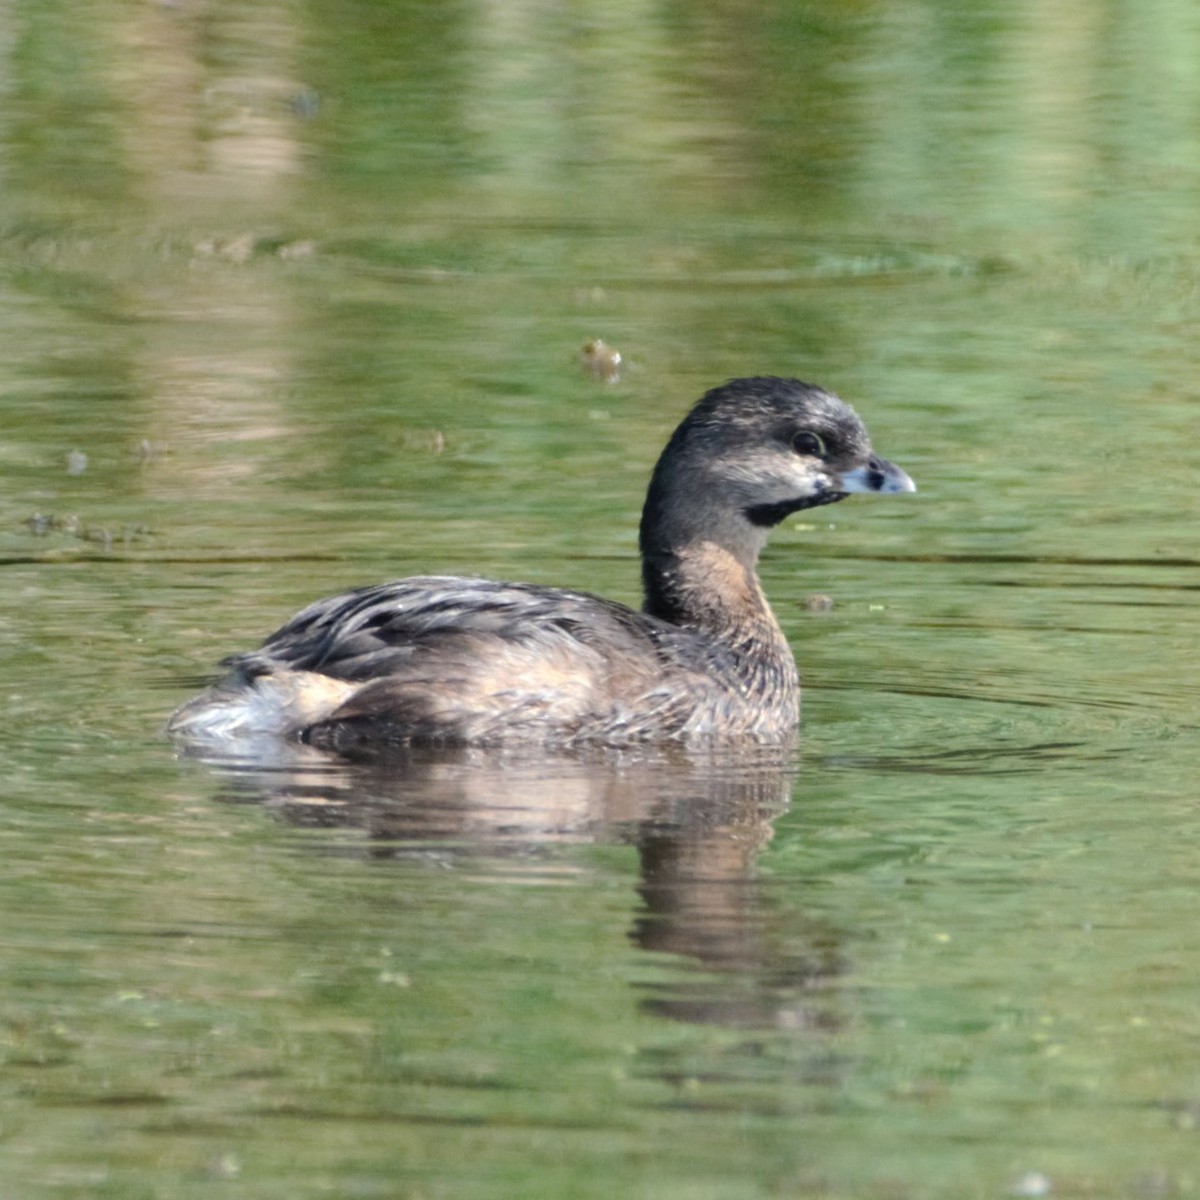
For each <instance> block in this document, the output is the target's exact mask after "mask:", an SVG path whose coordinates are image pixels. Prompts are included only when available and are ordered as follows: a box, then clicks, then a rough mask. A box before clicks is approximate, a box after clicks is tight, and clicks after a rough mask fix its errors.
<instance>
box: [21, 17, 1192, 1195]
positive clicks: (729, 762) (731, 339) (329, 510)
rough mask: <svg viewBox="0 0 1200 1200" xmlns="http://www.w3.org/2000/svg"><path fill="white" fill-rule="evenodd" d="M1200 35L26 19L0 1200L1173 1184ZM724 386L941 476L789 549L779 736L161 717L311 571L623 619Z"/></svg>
mask: <svg viewBox="0 0 1200 1200" xmlns="http://www.w3.org/2000/svg"><path fill="white" fill-rule="evenodd" d="M1198 26H1200V20H1198V19H1197V15H1196V12H1195V11H1194V9H1193V7H1192V6H1190V5H1186V4H1183V3H1181V2H1180V0H1153V2H1152V3H1149V4H1146V3H1141V4H1138V5H1136V6H1135V5H1132V4H1129V3H1118V4H1115V5H1107V6H1098V5H1093V4H1085V3H1070V4H1066V5H1058V6H1055V7H1054V8H1053V9H1052V10H1051V9H1049V8H1047V7H1046V6H1043V5H1037V4H1032V3H1016V4H1008V5H1004V6H995V5H991V4H987V3H971V4H966V5H958V6H946V5H939V4H936V3H906V4H899V5H895V4H893V5H883V4H875V3H864V4H856V5H850V6H847V5H845V4H835V3H817V4H810V5H806V6H803V7H799V8H798V7H796V6H793V5H788V4H782V3H780V4H775V3H769V2H767V0H760V2H756V3H751V4H749V5H727V4H709V5H700V6H696V5H677V4H667V5H659V4H656V5H649V4H642V3H636V2H618V0H611V2H608V3H599V4H595V5H591V6H584V7H582V8H581V7H579V6H566V7H563V6H558V5H552V4H547V3H537V2H534V0H524V2H521V3H505V4H486V3H471V2H463V3H457V2H456V3H450V4H439V5H436V6H435V5H420V4H395V5H386V6H383V5H379V4H366V3H361V4H356V3H351V4H343V5H341V6H339V8H338V14H337V18H336V20H334V19H333V18H331V17H328V15H325V16H322V15H321V14H320V13H316V12H306V11H302V10H301V9H299V8H296V7H295V6H290V5H278V4H267V3H249V4H243V5H239V6H234V7H230V6H223V5H215V6H195V5H187V4H181V5H165V4H164V5H157V6H148V7H138V6H134V7H130V6H127V5H120V4H115V3H108V2H98V3H94V4H92V5H88V6H74V7H72V6H68V5H63V4H57V3H51V4H44V3H43V4H37V5H34V4H29V3H25V4H21V3H18V4H16V5H14V6H12V7H11V8H10V10H9V11H8V12H7V13H6V15H5V16H4V18H3V20H2V22H0V53H2V54H3V56H4V61H5V71H4V77H5V79H6V87H5V90H4V92H3V95H2V96H0V141H2V142H3V146H4V151H5V153H4V155H3V163H4V165H3V171H2V174H0V188H2V189H3V194H4V207H3V212H4V216H3V219H2V221H0V314H2V315H3V319H4V323H5V329H6V332H7V335H8V336H7V337H6V339H5V341H6V352H5V354H4V355H3V356H0V389H2V394H0V412H2V413H3V418H4V419H3V424H2V428H0V466H2V468H3V471H2V478H3V486H2V487H0V571H2V578H3V582H4V586H3V588H2V589H0V653H2V655H3V657H2V661H3V685H4V686H3V691H2V693H0V694H2V695H3V698H4V708H5V720H4V721H3V722H2V723H0V754H3V757H4V763H5V768H6V771H5V779H6V788H5V802H4V804H3V805H2V806H0V826H2V828H3V834H4V847H5V856H4V861H5V870H4V871H3V873H2V878H0V910H2V911H3V912H4V914H5V920H4V922H3V930H2V931H0V984H2V987H0V996H2V997H3V1000H2V1003H0V1020H2V1022H3V1024H2V1026H0V1029H2V1037H0V1050H2V1054H3V1062H4V1069H3V1072H2V1080H3V1081H2V1082H0V1179H2V1180H3V1186H2V1187H0V1191H3V1192H4V1193H5V1194H12V1195H14V1196H17V1195H19V1196H21V1197H39V1198H40V1197H48V1198H49V1197H53V1198H56V1200H57V1198H64V1200H75V1198H84V1197H88V1198H90V1197H107V1196H113V1197H117V1196H119V1197H122V1198H126V1197H131V1196H147V1197H149V1196H154V1197H160V1196H161V1197H167V1196H170V1197H176V1196H178V1197H190V1196H201V1195H211V1194H212V1193H213V1191H214V1188H215V1189H217V1190H218V1191H220V1192H221V1193H222V1194H223V1195H228V1196H231V1197H235V1196H236V1197H241V1196H245V1197H253V1198H255V1200H259V1198H268V1197H275V1196H279V1197H284V1196H286V1197H289V1198H294V1197H317V1196H357V1195H363V1196H379V1195H384V1196H393V1195H395V1196H411V1197H428V1196H469V1197H472V1200H474V1198H478V1197H482V1198H487V1197H497V1198H500V1197H505V1198H507V1197H513V1196H522V1197H534V1196H546V1197H555V1198H556V1200H557V1198H559V1197H591V1196H606V1197H607V1196H613V1195H621V1196H630V1197H647V1198H649V1197H654V1198H655V1200H672V1198H674V1197H679V1198H683V1197H687V1198H688V1200H694V1198H697V1197H713V1198H714V1200H715V1198H717V1197H720V1198H721V1200H740V1198H742V1197H746V1198H754V1200H757V1198H760V1197H797V1196H802V1197H803V1196H812V1197H821V1198H827V1197H847V1198H848V1197H879V1198H880V1200H883V1198H888V1200H892V1198H896V1197H901V1198H904V1197H912V1198H917V1197H928V1196H934V1197H943V1196H944V1197H947V1198H950V1197H955V1198H957V1197H961V1196H1003V1195H1008V1194H1018V1195H1022V1194H1023V1195H1042V1194H1053V1195H1060V1196H1082V1195H1086V1196H1109V1195H1111V1196H1122V1197H1124V1196H1174V1195H1191V1194H1194V1193H1195V1192H1196V1190H1197V1189H1198V1188H1200V1175H1198V1174H1197V1172H1196V1167H1195V1163H1196V1155H1197V1140H1196V1139H1197V1136H1198V1135H1197V1132H1196V1126H1197V1122H1198V1121H1200V1087H1198V1084H1197V1078H1198V1076H1197V1070H1196V1064H1195V1062H1194V1058H1195V1055H1194V1054H1193V1051H1192V1046H1193V1043H1194V1042H1195V1041H1196V1038H1197V1036H1198V1034H1200V1009H1198V1008H1197V1004H1196V996H1197V995H1198V994H1200V933H1198V932H1197V930H1198V929H1200V924H1198V923H1197V921H1196V920H1195V919H1194V915H1195V912H1196V909H1197V906H1198V895H1200V893H1198V885H1200V867H1198V866H1197V857H1196V854H1195V852H1194V846H1195V844H1196V841H1197V837H1198V836H1200V817H1198V815H1197V805H1196V792H1195V785H1194V762H1195V753H1194V748H1195V744H1196V731H1197V725H1198V723H1200V720H1198V718H1200V703H1198V701H1200V687H1198V685H1197V682H1196V672H1195V670H1194V647H1195V646H1196V644H1197V637H1198V634H1200V629H1198V624H1200V623H1198V621H1197V618H1196V616H1195V604H1194V597H1195V594H1196V590H1197V587H1200V554H1198V553H1197V545H1196V533H1195V529H1196V521H1195V519H1194V517H1195V510H1196V504H1195V498H1194V480H1195V478H1196V476H1197V467H1198V466H1200V463H1198V462H1197V454H1198V452H1197V450H1196V448H1195V438H1194V436H1193V430H1194V425H1195V417H1196V408H1197V402H1198V397H1200V393H1198V391H1197V386H1196V380H1195V358H1196V355H1195V349H1194V347H1195V342H1196V332H1197V329H1198V328H1200V307H1198V302H1197V291H1196V279H1197V272H1198V269H1200V249H1198V245H1197V239H1196V236H1195V213H1196V211H1197V206H1198V204H1200V127H1197V125H1196V122H1195V120H1194V116H1195V111H1196V102H1197V99H1198V97H1200V37H1198V34H1200V29H1198ZM594 337H603V338H604V339H606V340H607V341H608V342H609V343H611V344H612V345H613V346H615V347H617V348H618V349H619V350H620V351H621V353H622V355H623V357H624V360H625V367H624V370H623V372H622V375H621V378H620V380H619V381H618V382H615V383H608V382H605V381H604V380H602V379H598V378H595V377H594V376H592V375H591V374H589V373H587V372H585V371H583V370H581V369H580V366H579V363H578V355H579V350H580V348H581V347H582V345H583V344H584V342H585V341H586V340H587V339H589V338H594ZM755 372H772V373H781V374H796V375H798V376H800V377H802V378H809V379H813V380H815V381H817V382H820V383H822V384H824V385H826V386H828V387H831V388H834V389H835V390H837V391H838V392H839V393H841V394H842V395H844V396H845V397H846V398H847V399H849V400H851V401H852V402H853V403H855V404H856V405H857V407H858V408H859V411H860V412H861V413H862V415H863V416H864V418H865V419H866V421H867V423H868V425H869V427H870V428H871V430H872V433H873V435H874V438H875V442H876V446H877V448H878V449H879V450H880V452H881V453H883V454H885V455H887V456H888V457H890V458H894V459H895V460H896V461H898V462H899V463H901V464H902V465H903V466H904V467H905V468H906V469H908V470H909V471H910V473H911V474H912V475H913V476H914V477H915V478H916V479H917V481H918V483H919V484H920V487H921V492H920V493H919V494H918V495H917V496H915V497H904V498H900V499H897V498H878V499H874V498H854V499H853V500H851V501H848V502H847V503H845V504H842V505H839V506H837V507H834V508H830V509H823V510H817V511H816V512H815V513H813V514H809V515H808V516H807V517H805V518H804V519H801V518H800V517H797V518H796V519H793V520H790V521H788V522H786V523H785V525H784V526H783V527H781V528H780V529H779V530H777V531H776V533H775V536H774V537H773V540H772V543H771V547H770V549H769V550H768V553H767V555H766V557H765V560H764V563H763V578H764V583H765V586H766V588H767V591H768V594H769V595H770V597H771V598H772V601H773V603H774V605H775V607H776V610H777V612H778V614H779V616H780V619H781V621H782V623H783V624H784V627H785V629H786V631H787V633H788V635H789V637H790V639H791V640H792V643H793V646H794V648H795V650H796V654H797V658H798V660H799V661H800V664H801V668H802V672H803V674H804V678H805V697H804V725H803V731H802V736H801V740H800V743H799V746H798V747H797V748H796V749H795V751H790V750H789V751H788V752H786V753H779V754H774V755H772V754H760V755H755V756H752V757H751V758H749V759H746V758H739V757H738V756H729V755H726V756H721V755H717V756H715V757H709V758H705V757H704V756H699V757H697V756H695V755H691V754H683V753H679V752H646V753H641V752H639V753H632V752H627V753H623V754H615V755H599V756H591V755H585V756H582V757H570V758H558V759H538V758H536V757H534V758H533V759H530V758H529V757H527V756H500V757H499V758H497V757H496V756H487V755H483V756H480V755H475V754H465V755H452V756H441V757H438V756H434V757H432V758H431V757H428V756H427V757H425V758H420V757H418V758H417V759H414V760H411V761H405V762H402V763H391V764H389V765H388V766H387V767H386V768H384V767H381V766H380V765H379V764H374V765H362V764H358V765H354V764H330V763H328V762H322V761H304V762H297V761H294V760H290V761H282V760H281V761H278V762H275V763H273V764H271V765H270V766H269V767H268V768H266V769H264V768H263V766H262V765H261V764H259V765H258V766H256V767H253V766H250V765H248V764H225V765H224V766H221V767H215V766H213V765H212V764H208V763H203V762H199V761H195V760H190V759H187V758H179V757H176V756H175V755H174V754H173V752H172V749H171V747H170V746H169V745H168V744H167V743H166V742H165V740H164V739H163V737H162V732H161V730H162V724H163V721H164V720H165V717H166V714H167V713H168V712H169V711H170V710H171V708H172V707H173V706H174V705H175V704H176V703H178V702H179V701H180V700H181V699H183V698H184V697H185V696H186V695H188V694H189V692H191V691H193V690H194V689H195V688H196V687H198V686H199V685H200V683H201V682H202V680H203V678H204V677H205V676H206V673H207V672H209V671H210V670H211V668H212V664H213V663H214V662H215V660H216V659H217V658H219V657H220V656H221V655H223V654H225V653H229V652H231V651H235V650H238V649H243V648H246V647H249V646H250V645H252V644H254V642H255V641H257V640H258V639H259V638H260V637H261V636H263V635H264V634H265V633H267V632H268V631H269V630H270V629H272V628H274V627H275V626H276V625H277V624H278V623H279V622H281V621H282V620H283V619H284V618H285V617H287V616H288V615H289V614H290V613H291V612H292V611H294V610H295V609H296V608H298V607H299V606H300V605H302V604H303V603H305V602H307V601H308V600H310V599H313V598H314V597H316V596H318V595H323V594H328V593H331V592H334V591H336V590H338V589H341V588H345V587H349V586H353V585H355V584H359V583H366V582H372V581H377V580H382V579H386V578H390V577H394V576H398V575H401V574H405V573H411V572H419V571H421V572H425V571H439V572H442V571H445V572H455V571H458V572H470V573H480V574H487V575H494V576H499V577H502V578H513V579H525V580H531V581H535V582H553V583H561V584H564V585H569V586H574V587H581V588H585V589H588V590H591V591H595V592H598V593H601V594H603V595H607V596H613V597H615V598H618V599H622V600H625V601H629V602H636V601H637V567H636V562H635V549H636V539H635V530H636V517H637V513H638V510H639V507H640V503H641V495H642V490H643V488H644V486H645V481H646V478H647V476H648V472H649V469H650V467H651V465H652V463H653V460H654V458H655V456H656V454H657V452H658V449H659V448H660V446H661V444H662V442H663V441H664V439H665V438H666V436H667V435H668V433H669V432H670V429H671V428H672V427H673V425H674V424H675V422H676V421H677V420H678V418H679V416H680V415H681V413H682V412H683V411H684V410H685V408H686V406H687V405H688V403H690V401H691V400H692V399H693V398H694V397H695V396H697V395H698V394H699V393H700V392H701V391H702V390H704V389H705V388H707V387H709V386H711V385H713V384H714V383H717V382H720V381H721V380H723V379H725V378H729V377H731V376H736V375H740V374H748V373H755ZM814 593H821V594H825V595H828V596H830V597H832V600H833V607H832V609H831V610H830V611H828V612H823V611H812V610H810V608H809V607H808V606H807V605H806V599H807V597H809V596H810V595H812V594H814Z"/></svg>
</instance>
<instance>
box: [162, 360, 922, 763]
mask: <svg viewBox="0 0 1200 1200" xmlns="http://www.w3.org/2000/svg"><path fill="white" fill-rule="evenodd" d="M913 490H914V485H913V483H912V481H911V480H910V479H909V478H908V476H907V475H906V474H905V473H904V472H903V471H902V470H900V468H899V467H896V466H894V465H893V464H891V463H889V462H887V461H886V460H884V459H881V458H878V457H876V456H875V455H874V454H873V453H872V451H871V446H870V441H869V439H868V437H867V433H866V430H865V429H864V428H863V425H862V423H861V421H859V419H858V417H857V416H856V415H855V414H854V412H853V410H852V409H851V408H850V407H849V406H848V405H846V404H845V403H843V402H842V401H841V400H839V399H838V398H837V397H835V396H833V395H831V394H830V393H828V392H824V391H822V390H821V389H820V388H816V387H813V386H811V385H809V384H805V383H800V382H798V381H797V380H790V379H775V378H756V379H738V380H734V381H732V382H731V383H728V384H725V385H724V386H723V387H719V388H715V389H714V390H713V391H711V392H709V393H707V394H706V395H705V396H704V397H703V398H702V399H701V400H700V401H699V402H698V403H697V404H696V406H695V407H694V408H693V409H692V411H691V412H690V413H689V414H688V416H687V417H686V418H685V419H684V421H683V422H682V424H681V425H680V426H679V428H678V429H676V431H675V433H674V435H673V436H672V437H671V440H670V441H669V442H668V444H667V446H666V448H665V449H664V451H663V453H662V455H661V457H660V458H659V461H658V465H657V466H656V467H655V470H654V474H653V477H652V479H651V481H650V488H649V492H648V494H647V497H646V504H645V508H644V510H643V514H642V525H641V550H642V573H643V583H644V588H645V603H644V606H643V610H642V611H641V612H636V611H634V610H633V609H630V608H627V607H626V606H625V605H622V604H617V603H615V602H613V601H610V600H604V599H601V598H600V597H598V596H592V595H589V594H587V593H585V592H576V591H570V590H567V589H562V588H551V587H539V586H535V585H532V584H520V583H493V582H491V581H489V580H483V579H461V578H454V577H444V576H422V577H415V578H411V579H402V580H399V581H397V582H395V583H385V584H380V585H378V586H375V587H367V588H362V589H360V590H358V591H355V592H350V593H348V594H346V595H342V596H335V597H332V598H330V599H327V600H321V601H318V602H317V603H315V604H313V605H310V606H309V607H308V608H306V609H304V610H303V611H302V612H300V613H299V614H297V615H296V616H295V617H293V618H292V620H291V621H289V622H288V623H287V624H286V625H284V626H283V627H282V628H281V629H279V630H278V631H277V632H275V633H273V634H272V635H271V636H270V637H269V638H268V639H267V640H266V642H264V643H263V645H262V646H261V647H260V648H259V649H258V650H255V651H252V652H251V653H248V654H242V655H237V656H235V657H233V658H230V659H227V660H226V661H225V664H224V665H226V666H227V667H229V668H230V673H229V675H228V676H227V677H226V678H225V679H224V680H222V681H221V682H220V683H218V684H217V685H216V686H214V687H213V688H211V689H210V690H209V691H207V692H205V693H203V694H202V695H200V696H198V697H196V698H195V699H193V700H191V701H189V702H188V703H186V704H184V705H183V706H182V707H181V708H180V709H178V710H177V711H176V713H175V714H174V715H173V716H172V718H171V722H170V726H169V728H170V731H171V732H172V734H174V735H175V736H177V737H179V738H181V739H183V740H185V741H191V742H206V743H212V742H224V741H228V740H230V739H238V738H242V737H246V736H261V735H263V734H266V735H270V736H279V737H284V738H292V739H299V740H302V741H306V742H309V743H311V744H313V745H317V746H321V747H327V748H331V749H338V750H348V749H352V748H356V747H360V746H363V745H386V744H395V743H409V742H434V743H438V742H445V743H463V742H466V743H481V744H486V743H498V742H526V743H528V742H544V743H547V744H559V745H568V744H577V743H581V742H603V743H613V744H624V743H630V742H639V741H664V740H673V739H674V740H698V739H705V738H714V737H716V738H731V737H750V738H754V739H757V740H774V739H778V738H782V737H785V736H787V735H788V734H789V733H790V732H791V731H792V729H794V727H795V725H796V722H797V720H798V719H799V696H800V681H799V676H798V674H797V671H796V665H795V662H794V660H793V659H792V655H791V651H790V650H789V648H788V645H787V642H786V640H785V638H784V636H783V633H782V631H781V630H780V628H779V625H778V623H777V622H776V620H775V617H774V615H773V614H772V612H771V609H770V606H769V605H768V604H767V600H766V597H765V596H764V595H763V592H762V589H761V587H760V586H759V582H758V576H757V572H756V564H757V561H758V556H759V552H760V551H761V549H762V547H763V545H764V543H765V541H766V536H767V531H768V529H769V528H770V527H771V526H773V525H775V524H777V523H778V522H779V521H781V520H782V519H783V518H784V517H785V516H787V515H788V514H789V513H792V512H795V511H797V510H799V509H804V508H811V507H814V506H816V505H821V504H829V503H832V502H834V501H837V500H841V499H843V498H844V497H845V496H846V495H847V494H848V493H850V492H854V491H875V492H903V491H913Z"/></svg>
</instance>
